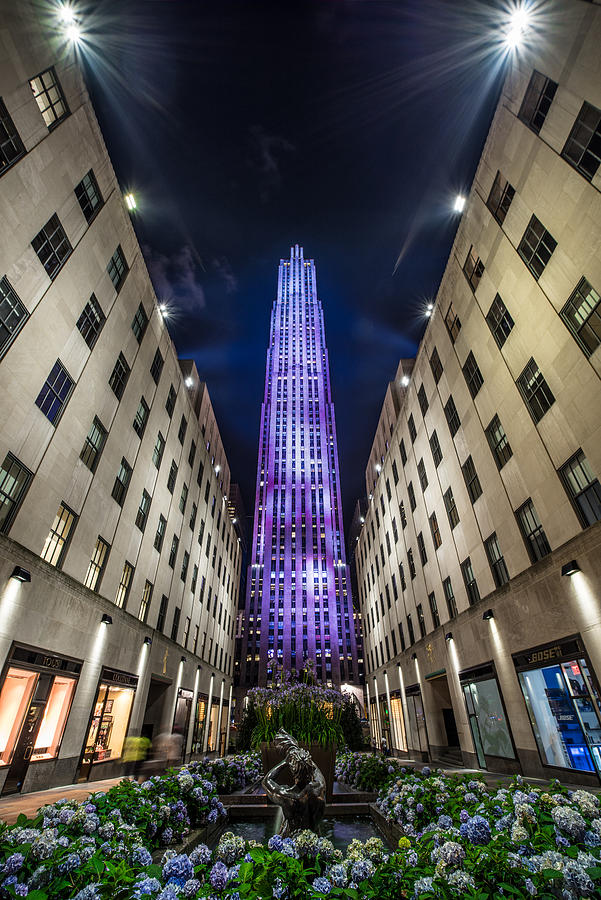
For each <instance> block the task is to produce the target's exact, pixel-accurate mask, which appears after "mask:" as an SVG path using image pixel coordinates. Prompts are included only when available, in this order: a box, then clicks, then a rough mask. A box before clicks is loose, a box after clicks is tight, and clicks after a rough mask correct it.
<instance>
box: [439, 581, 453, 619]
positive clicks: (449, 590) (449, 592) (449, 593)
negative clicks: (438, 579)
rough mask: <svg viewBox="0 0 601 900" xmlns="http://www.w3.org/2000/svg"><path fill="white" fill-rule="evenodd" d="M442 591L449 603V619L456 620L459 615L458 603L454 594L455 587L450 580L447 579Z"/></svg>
mask: <svg viewBox="0 0 601 900" xmlns="http://www.w3.org/2000/svg"><path fill="white" fill-rule="evenodd" d="M442 589H443V591H444V596H445V600H446V601H447V610H448V612H449V618H450V619H454V618H455V616H456V615H457V602H456V600H455V594H454V593H453V585H452V584H451V579H450V578H445V580H444V581H443V583H442Z"/></svg>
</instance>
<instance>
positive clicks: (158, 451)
mask: <svg viewBox="0 0 601 900" xmlns="http://www.w3.org/2000/svg"><path fill="white" fill-rule="evenodd" d="M164 450H165V438H164V437H163V435H162V434H161V432H160V431H159V433H158V434H157V439H156V443H155V445H154V449H153V451H152V461H153V463H154V464H155V466H156V467H157V469H159V468H160V466H161V460H162V458H163V451H164Z"/></svg>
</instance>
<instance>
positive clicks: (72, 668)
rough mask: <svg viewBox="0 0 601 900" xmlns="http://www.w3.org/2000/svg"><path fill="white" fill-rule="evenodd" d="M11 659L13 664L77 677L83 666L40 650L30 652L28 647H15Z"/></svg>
mask: <svg viewBox="0 0 601 900" xmlns="http://www.w3.org/2000/svg"><path fill="white" fill-rule="evenodd" d="M9 659H10V661H11V662H16V663H25V664H26V665H28V666H35V667H36V668H38V669H51V670H53V671H55V672H56V671H60V672H72V673H73V674H75V675H79V673H80V672H81V665H82V664H81V663H79V662H74V661H73V660H72V659H64V658H63V657H62V656H54V655H53V654H49V653H44V652H40V651H38V650H28V649H27V648H26V647H13V649H12V653H11V655H10V657H9Z"/></svg>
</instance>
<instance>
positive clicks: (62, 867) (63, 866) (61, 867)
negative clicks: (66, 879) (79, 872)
mask: <svg viewBox="0 0 601 900" xmlns="http://www.w3.org/2000/svg"><path fill="white" fill-rule="evenodd" d="M80 866H81V856H80V855H79V853H69V855H68V856H67V857H65V859H63V860H62V862H60V863H59V864H58V866H57V868H58V871H59V872H60V873H61V875H66V874H67V873H68V872H72V871H73V870H74V869H78V868H79V867H80Z"/></svg>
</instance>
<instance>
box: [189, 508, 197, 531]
mask: <svg viewBox="0 0 601 900" xmlns="http://www.w3.org/2000/svg"><path fill="white" fill-rule="evenodd" d="M197 513H198V507H197V505H196V503H193V504H192V510H191V511H190V528H191V529H192V531H194V527H195V525H196V514H197Z"/></svg>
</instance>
